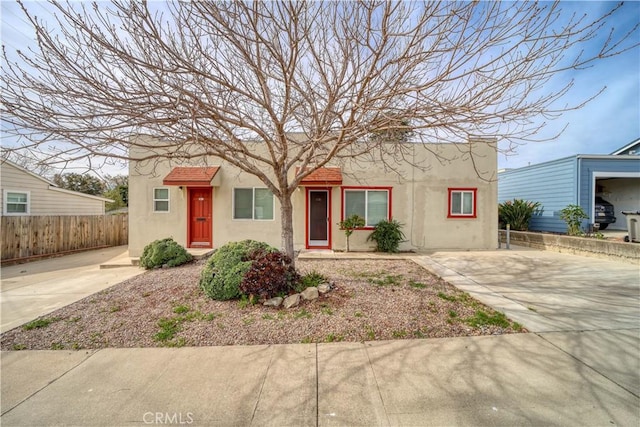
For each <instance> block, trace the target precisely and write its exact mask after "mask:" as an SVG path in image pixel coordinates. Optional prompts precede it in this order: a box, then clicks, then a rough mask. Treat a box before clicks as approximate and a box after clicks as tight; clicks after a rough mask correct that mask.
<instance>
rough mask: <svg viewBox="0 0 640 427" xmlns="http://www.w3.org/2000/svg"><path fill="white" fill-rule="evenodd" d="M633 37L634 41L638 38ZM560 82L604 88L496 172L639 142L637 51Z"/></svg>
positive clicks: (586, 5)
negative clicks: (565, 81)
mask: <svg viewBox="0 0 640 427" xmlns="http://www.w3.org/2000/svg"><path fill="white" fill-rule="evenodd" d="M0 3H1V5H0V6H1V8H0V13H1V19H0V30H1V38H2V44H3V45H5V46H6V47H7V48H8V49H9V50H14V49H21V48H22V49H24V47H25V46H28V45H31V44H33V40H32V37H33V36H32V30H30V26H29V24H28V23H27V22H26V21H25V20H24V18H23V17H22V16H21V15H20V11H19V8H18V6H17V5H16V4H15V3H14V2H13V1H8V0H0ZM29 4H30V7H34V8H35V9H36V10H37V8H41V10H42V11H41V13H40V14H39V15H40V16H45V15H46V7H45V6H44V5H43V3H38V2H30V3H29ZM614 5H615V3H614V2H603V1H576V2H569V1H565V2H563V3H562V7H563V9H567V10H569V11H575V12H577V13H579V14H582V13H586V14H587V15H588V16H596V15H599V14H602V13H603V11H605V10H607V9H609V8H611V7H613V6H614ZM624 10H625V11H624V13H621V14H618V15H617V16H616V18H615V19H614V20H611V21H609V25H608V27H610V26H611V25H613V26H614V27H616V29H617V30H618V31H620V30H621V29H622V30H624V29H625V28H629V27H630V26H632V25H634V24H635V23H637V22H640V2H625V5H624ZM603 37H606V33H604V32H603V34H602V35H601V36H600V37H598V38H597V39H596V40H593V43H594V46H595V45H597V44H598V43H599V42H601V41H602V40H603ZM636 38H639V36H638V35H637V34H636ZM637 41H638V42H640V40H637ZM587 49H589V47H587ZM565 78H571V79H573V80H574V83H575V86H574V88H573V89H572V91H571V92H570V93H569V94H568V95H567V96H566V97H565V98H563V101H564V102H566V103H567V104H569V105H575V104H580V103H581V102H582V101H584V100H585V99H587V98H589V97H591V96H593V95H595V94H596V93H597V92H598V91H599V90H600V89H603V88H604V92H603V93H602V94H600V95H599V96H598V97H597V98H596V99H594V100H593V101H591V102H590V103H588V104H587V105H586V106H585V107H583V108H581V109H580V110H577V111H570V112H566V113H564V114H563V115H562V116H561V117H560V118H559V119H557V120H555V121H552V122H549V124H548V125H547V127H546V128H545V130H543V131H542V132H541V133H540V134H539V139H547V138H550V137H552V136H553V135H555V134H557V133H558V132H560V130H561V129H563V128H564V127H565V126H566V129H565V131H564V132H563V133H562V135H561V136H560V137H559V138H557V139H555V140H553V141H548V142H529V143H526V144H523V145H520V146H519V147H517V148H516V149H515V152H513V153H510V154H509V155H505V154H503V153H500V154H498V168H499V169H503V168H518V167H523V166H527V165H529V164H537V163H541V162H545V161H550V160H554V159H558V158H562V157H567V156H572V155H575V154H610V153H611V152H613V151H614V150H616V149H618V148H620V147H622V146H624V145H627V144H628V143H630V142H632V141H634V140H635V139H638V138H640V47H635V48H634V49H632V50H630V51H628V52H626V53H624V54H622V55H619V56H616V57H613V58H608V59H604V60H600V61H598V62H596V63H595V64H594V65H593V66H592V67H589V68H586V69H583V70H579V71H572V72H571V74H570V75H565ZM541 120H542V119H541ZM103 172H104V173H108V174H111V175H115V174H123V173H124V174H126V169H123V168H120V167H115V166H111V167H108V168H107V170H106V171H103Z"/></svg>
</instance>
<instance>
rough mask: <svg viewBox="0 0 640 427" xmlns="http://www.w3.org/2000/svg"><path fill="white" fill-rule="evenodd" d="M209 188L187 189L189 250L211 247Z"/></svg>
mask: <svg viewBox="0 0 640 427" xmlns="http://www.w3.org/2000/svg"><path fill="white" fill-rule="evenodd" d="M211 211H212V203H211V188H189V230H188V241H189V247H190V248H211V247H213V245H212V243H213V240H212V239H211V235H212V234H213V233H212V228H213V227H212V218H211Z"/></svg>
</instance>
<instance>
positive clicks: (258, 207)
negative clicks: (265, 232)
mask: <svg viewBox="0 0 640 427" xmlns="http://www.w3.org/2000/svg"><path fill="white" fill-rule="evenodd" d="M233 219H251V220H258V221H268V220H272V219H273V193H272V192H271V190H269V189H268V188H234V189H233Z"/></svg>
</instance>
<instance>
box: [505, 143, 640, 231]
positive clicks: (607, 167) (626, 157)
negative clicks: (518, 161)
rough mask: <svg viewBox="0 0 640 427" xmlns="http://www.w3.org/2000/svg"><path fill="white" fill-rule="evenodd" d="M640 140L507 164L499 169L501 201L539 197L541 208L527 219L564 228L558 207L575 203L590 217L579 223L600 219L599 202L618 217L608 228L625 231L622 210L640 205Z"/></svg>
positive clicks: (542, 227) (545, 227) (540, 226)
mask: <svg viewBox="0 0 640 427" xmlns="http://www.w3.org/2000/svg"><path fill="white" fill-rule="evenodd" d="M639 146H640V139H638V140H635V141H634V142H632V143H630V144H627V145H625V146H624V147H622V148H620V149H619V150H616V151H614V152H613V153H611V154H607V155H593V154H577V155H574V156H570V157H565V158H562V159H558V160H552V161H549V162H544V163H539V164H535V165H530V166H526V167H522V168H518V169H507V170H503V171H499V173H498V201H499V202H500V203H502V202H504V201H507V200H513V199H524V200H528V201H531V202H540V204H541V205H542V209H541V211H540V212H539V213H538V214H536V215H534V216H533V217H532V218H531V222H530V226H529V228H530V229H531V230H534V231H550V232H559V233H564V232H566V230H567V225H566V223H565V222H564V221H563V220H562V219H561V218H560V210H562V209H563V208H565V207H566V206H568V205H570V204H574V205H579V206H581V207H582V209H583V210H584V211H585V213H587V215H588V216H589V218H588V219H586V220H585V221H584V222H583V227H584V228H586V227H587V226H588V224H594V223H596V222H598V215H603V213H602V212H596V206H597V204H598V203H596V202H597V201H602V200H604V201H606V202H609V203H611V204H613V206H614V211H615V216H616V222H615V223H611V224H608V225H607V228H608V229H612V230H626V229H627V225H626V221H625V218H624V215H622V214H621V211H638V210H640V147H639Z"/></svg>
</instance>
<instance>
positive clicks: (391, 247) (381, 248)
mask: <svg viewBox="0 0 640 427" xmlns="http://www.w3.org/2000/svg"><path fill="white" fill-rule="evenodd" d="M402 227H403V224H402V223H400V222H398V221H396V220H395V219H391V220H390V221H387V220H382V221H380V222H379V223H378V224H377V225H376V227H375V229H374V230H373V232H372V233H371V234H370V235H369V236H368V237H367V242H368V241H369V240H373V241H374V242H376V251H378V252H398V247H399V246H400V242H402V241H403V240H404V233H403V232H402Z"/></svg>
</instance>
